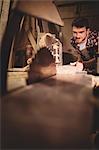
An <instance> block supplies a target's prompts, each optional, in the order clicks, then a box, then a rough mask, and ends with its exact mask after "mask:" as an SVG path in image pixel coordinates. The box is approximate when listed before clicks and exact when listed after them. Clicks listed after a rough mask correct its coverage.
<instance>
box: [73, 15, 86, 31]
mask: <svg viewBox="0 0 99 150" xmlns="http://www.w3.org/2000/svg"><path fill="white" fill-rule="evenodd" d="M73 26H75V27H77V28H82V27H86V28H89V22H88V19H86V18H84V17H78V18H76V19H74V20H73V22H72V27H73Z"/></svg>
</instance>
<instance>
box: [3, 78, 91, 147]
mask: <svg viewBox="0 0 99 150" xmlns="http://www.w3.org/2000/svg"><path fill="white" fill-rule="evenodd" d="M67 77H68V78H67ZM70 78H71V79H70ZM85 83H86V84H85ZM90 84H91V80H90V79H89V80H88V79H87V78H86V77H85V76H83V75H78V76H77V77H76V76H75V75H73V76H72V77H70V75H67V76H66V75H56V76H53V77H51V78H49V79H46V80H44V81H42V82H39V83H36V84H33V85H29V86H26V87H25V88H22V89H20V90H17V91H15V92H12V93H10V94H9V95H7V96H5V97H3V98H2V147H4V148H26V149H29V148H77V147H78V148H87V147H90V133H91V131H92V124H93V105H92V103H91V101H92V99H93V97H92V88H90V87H91V86H90ZM86 85H87V86H86Z"/></svg>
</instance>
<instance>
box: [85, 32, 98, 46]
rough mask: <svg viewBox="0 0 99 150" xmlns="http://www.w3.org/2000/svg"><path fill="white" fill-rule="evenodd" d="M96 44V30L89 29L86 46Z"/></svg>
mask: <svg viewBox="0 0 99 150" xmlns="http://www.w3.org/2000/svg"><path fill="white" fill-rule="evenodd" d="M97 45H98V31H96V30H93V31H92V30H91V31H90V33H89V36H88V40H87V47H93V46H97Z"/></svg>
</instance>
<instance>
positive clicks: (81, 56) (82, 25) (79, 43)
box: [71, 17, 98, 73]
mask: <svg viewBox="0 0 99 150" xmlns="http://www.w3.org/2000/svg"><path fill="white" fill-rule="evenodd" d="M72 31H73V37H72V38H71V45H72V46H73V47H74V48H75V50H76V52H77V54H78V60H77V62H81V63H82V64H83V69H84V70H87V71H88V72H91V73H92V72H95V71H96V57H95V56H96V53H97V50H98V33H97V32H96V31H93V32H92V31H91V30H90V28H89V23H88V20H87V19H86V18H83V17H79V18H76V19H75V20H74V21H73V22H72Z"/></svg>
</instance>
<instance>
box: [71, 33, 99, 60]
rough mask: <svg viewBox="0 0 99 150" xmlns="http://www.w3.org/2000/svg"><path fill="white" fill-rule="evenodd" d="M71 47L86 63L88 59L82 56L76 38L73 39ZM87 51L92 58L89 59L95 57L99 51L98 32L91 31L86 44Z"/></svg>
mask: <svg viewBox="0 0 99 150" xmlns="http://www.w3.org/2000/svg"><path fill="white" fill-rule="evenodd" d="M71 45H72V46H73V47H74V48H75V50H76V51H77V52H78V53H79V54H80V55H81V58H82V60H85V61H86V58H85V56H83V55H82V52H81V51H80V49H79V46H78V45H77V43H76V41H75V39H74V37H72V38H71ZM86 49H87V51H88V54H89V56H90V58H89V59H91V58H93V57H95V55H96V52H97V50H98V32H96V31H93V32H92V31H90V33H89V36H88V39H87V43H86Z"/></svg>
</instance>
